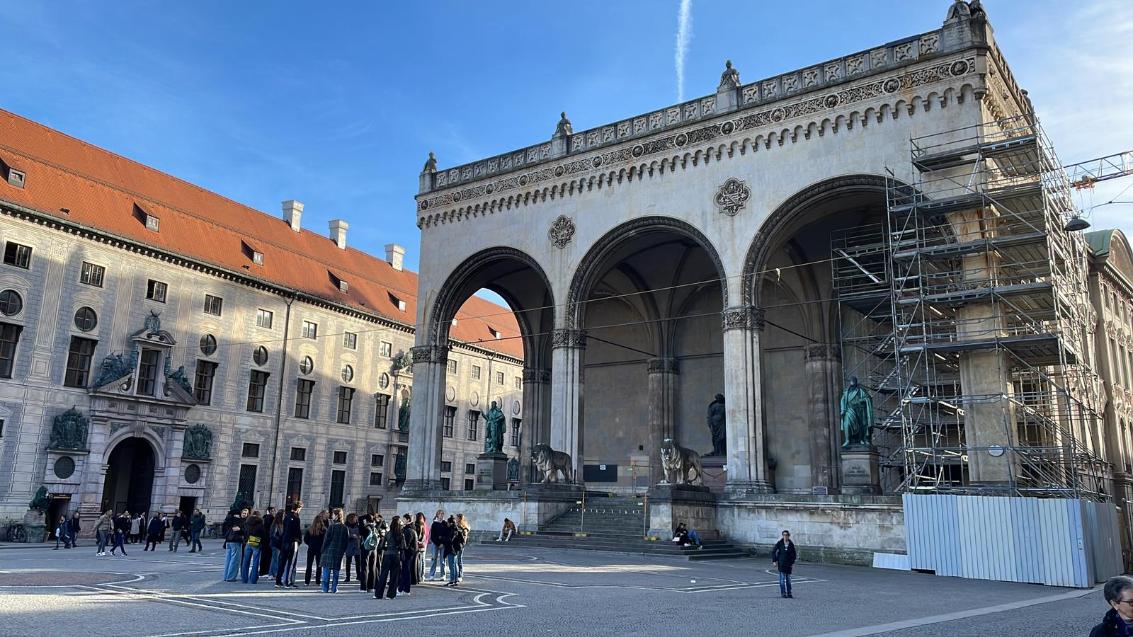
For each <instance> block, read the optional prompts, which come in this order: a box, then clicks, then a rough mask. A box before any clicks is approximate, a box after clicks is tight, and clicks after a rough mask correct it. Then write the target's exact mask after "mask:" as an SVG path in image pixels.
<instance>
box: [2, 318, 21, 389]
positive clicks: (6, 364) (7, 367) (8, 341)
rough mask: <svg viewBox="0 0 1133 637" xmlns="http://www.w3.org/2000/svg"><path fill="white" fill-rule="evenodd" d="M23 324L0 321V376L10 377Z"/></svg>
mask: <svg viewBox="0 0 1133 637" xmlns="http://www.w3.org/2000/svg"><path fill="white" fill-rule="evenodd" d="M23 329H24V328H23V326H21V325H13V324H12V323H0V378H11V377H12V367H14V365H15V362H16V346H17V345H19V344H20V332H22V331H23Z"/></svg>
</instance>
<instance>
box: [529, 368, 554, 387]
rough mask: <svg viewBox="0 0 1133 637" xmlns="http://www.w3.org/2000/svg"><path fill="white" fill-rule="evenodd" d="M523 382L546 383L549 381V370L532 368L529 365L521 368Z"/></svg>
mask: <svg viewBox="0 0 1133 637" xmlns="http://www.w3.org/2000/svg"><path fill="white" fill-rule="evenodd" d="M523 382H524V383H539V384H542V385H546V384H548V383H550V382H551V370H549V369H532V368H530V367H524V368H523Z"/></svg>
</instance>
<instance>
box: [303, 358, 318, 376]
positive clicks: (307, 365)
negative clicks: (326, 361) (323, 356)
mask: <svg viewBox="0 0 1133 637" xmlns="http://www.w3.org/2000/svg"><path fill="white" fill-rule="evenodd" d="M314 370H315V361H313V360H311V357H310V356H304V357H303V360H302V362H300V363H299V372H300V373H302V374H303V375H304V376H305V375H307V374H310V373H311V372H313V371H314Z"/></svg>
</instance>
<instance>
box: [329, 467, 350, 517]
mask: <svg viewBox="0 0 1133 637" xmlns="http://www.w3.org/2000/svg"><path fill="white" fill-rule="evenodd" d="M345 490H346V472H345V471H343V470H342V469H335V470H334V471H331V472H330V506H331V508H332V509H333V508H335V507H340V506H342V496H343V492H344V491H345Z"/></svg>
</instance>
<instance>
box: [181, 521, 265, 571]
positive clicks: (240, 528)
mask: <svg viewBox="0 0 1133 637" xmlns="http://www.w3.org/2000/svg"><path fill="white" fill-rule="evenodd" d="M246 523H247V520H246V519H245V518H243V517H240V516H232V517H231V519H230V520H229V521H228V522H227V523H225V528H224V581H226V582H235V581H236V579H237V577H238V576H239V575H240V559H241V557H242V554H243V552H244V539H245V538H246V537H247V533H246V532H245V531H244V525H245V524H246ZM174 537H176V534H175V535H174Z"/></svg>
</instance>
